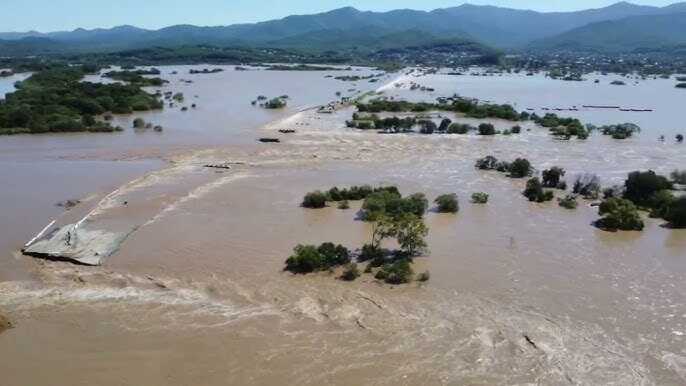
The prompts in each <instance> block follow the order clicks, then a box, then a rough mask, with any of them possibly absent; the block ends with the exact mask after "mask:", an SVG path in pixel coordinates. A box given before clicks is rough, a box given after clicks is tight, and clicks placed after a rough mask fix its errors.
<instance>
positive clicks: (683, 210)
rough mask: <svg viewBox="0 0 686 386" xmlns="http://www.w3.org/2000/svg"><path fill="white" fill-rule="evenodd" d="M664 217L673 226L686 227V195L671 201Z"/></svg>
mask: <svg viewBox="0 0 686 386" xmlns="http://www.w3.org/2000/svg"><path fill="white" fill-rule="evenodd" d="M664 219H665V220H667V221H668V222H669V225H670V226H672V227H673V228H686V196H681V197H679V198H677V199H675V200H673V201H672V202H670V204H669V206H668V208H667V210H666V213H665V214H664Z"/></svg>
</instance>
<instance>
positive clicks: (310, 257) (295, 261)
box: [284, 243, 350, 274]
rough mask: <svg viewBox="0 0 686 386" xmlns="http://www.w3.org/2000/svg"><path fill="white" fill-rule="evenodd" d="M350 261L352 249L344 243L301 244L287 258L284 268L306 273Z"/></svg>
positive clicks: (293, 271)
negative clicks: (317, 245)
mask: <svg viewBox="0 0 686 386" xmlns="http://www.w3.org/2000/svg"><path fill="white" fill-rule="evenodd" d="M349 263H350V251H348V249H347V248H345V247H344V246H342V245H335V244H333V243H323V244H321V245H320V246H319V247H316V246H314V245H300V244H299V245H297V246H296V247H295V248H294V249H293V255H291V256H290V257H289V258H288V259H286V267H285V268H284V270H286V271H289V272H292V273H300V274H305V273H310V272H315V271H322V270H326V269H330V268H333V267H336V266H339V265H345V264H349Z"/></svg>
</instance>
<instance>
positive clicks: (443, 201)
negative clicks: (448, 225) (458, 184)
mask: <svg viewBox="0 0 686 386" xmlns="http://www.w3.org/2000/svg"><path fill="white" fill-rule="evenodd" d="M434 203H435V204H436V210H437V211H438V212H439V213H457V211H459V210H460V204H459V202H458V200H457V194H455V193H451V194H443V195H440V196H438V197H437V198H436V200H435V201H434Z"/></svg>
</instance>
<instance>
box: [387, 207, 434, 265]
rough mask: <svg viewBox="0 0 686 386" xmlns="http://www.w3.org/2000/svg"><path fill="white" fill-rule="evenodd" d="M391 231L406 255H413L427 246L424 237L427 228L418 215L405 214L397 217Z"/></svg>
mask: <svg viewBox="0 0 686 386" xmlns="http://www.w3.org/2000/svg"><path fill="white" fill-rule="evenodd" d="M393 233H394V234H395V238H396V239H397V241H398V244H399V245H400V248H402V250H403V252H405V253H406V254H407V255H408V256H415V255H416V254H418V253H420V252H421V251H422V250H424V249H425V248H426V247H427V245H426V241H424V238H425V237H426V236H427V235H428V234H429V228H427V226H426V225H425V224H424V221H423V220H422V219H421V218H420V217H418V216H415V215H413V214H405V215H403V216H401V217H400V218H398V219H397V220H396V221H395V222H394V226H393Z"/></svg>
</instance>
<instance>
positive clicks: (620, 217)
mask: <svg viewBox="0 0 686 386" xmlns="http://www.w3.org/2000/svg"><path fill="white" fill-rule="evenodd" d="M598 214H600V215H601V216H603V217H602V218H600V219H599V220H597V221H596V223H595V224H596V226H597V227H598V228H601V229H606V230H636V231H640V230H643V226H644V225H643V220H642V219H641V216H640V214H639V213H638V209H637V208H636V206H635V205H634V203H633V202H631V201H629V200H626V199H623V198H614V197H613V198H608V199H607V200H605V201H603V202H602V203H600V206H599V208H598Z"/></svg>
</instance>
